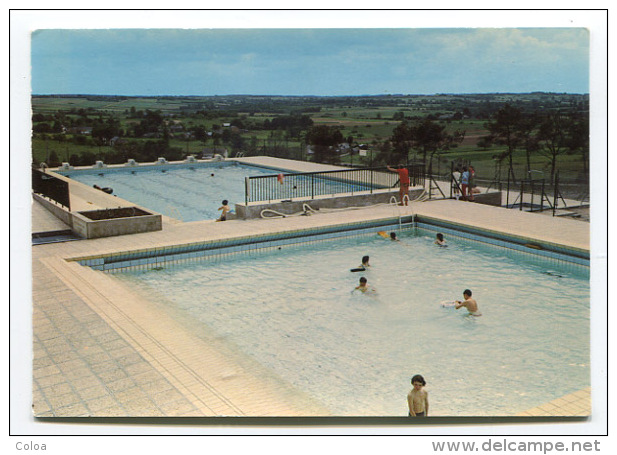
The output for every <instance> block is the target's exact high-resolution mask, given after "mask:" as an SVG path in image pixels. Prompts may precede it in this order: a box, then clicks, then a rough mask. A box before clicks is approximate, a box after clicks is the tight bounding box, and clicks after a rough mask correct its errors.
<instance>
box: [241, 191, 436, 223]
mask: <svg viewBox="0 0 617 455" xmlns="http://www.w3.org/2000/svg"><path fill="white" fill-rule="evenodd" d="M423 191H424V190H423V189H421V188H419V189H417V188H414V189H410V190H409V193H408V194H409V199H410V200H412V201H413V200H414V199H416V198H417V197H419V196H420V195H421V194H422V192H423ZM392 196H394V197H396V200H397V201H398V199H399V197H398V190H392V191H380V192H374V193H371V194H354V195H345V196H338V197H323V198H315V199H298V200H292V201H288V202H272V203H267V202H264V203H261V204H260V203H250V204H249V205H248V206H247V205H246V204H244V203H238V204H236V205H235V212H236V217H237V218H238V219H243V220H249V219H254V218H261V212H262V211H264V210H272V211H274V212H277V213H282V214H284V215H292V214H294V213H299V212H303V211H304V204H308V205H309V206H310V207H311V208H312V209H314V210H319V209H337V208H347V207H365V206H370V205H376V204H387V203H389V202H390V199H391V198H392ZM266 216H276V213H268V214H266Z"/></svg>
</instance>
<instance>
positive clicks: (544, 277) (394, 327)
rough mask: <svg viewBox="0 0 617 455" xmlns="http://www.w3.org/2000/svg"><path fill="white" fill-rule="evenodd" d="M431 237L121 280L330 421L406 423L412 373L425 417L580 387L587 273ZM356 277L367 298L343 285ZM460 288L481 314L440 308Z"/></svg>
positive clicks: (507, 410) (350, 244) (491, 410)
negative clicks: (423, 391) (422, 382)
mask: <svg viewBox="0 0 617 455" xmlns="http://www.w3.org/2000/svg"><path fill="white" fill-rule="evenodd" d="M434 235H435V232H434V231H432V230H431V229H403V230H401V231H399V237H400V239H401V242H391V241H389V240H385V239H383V238H382V237H381V236H379V235H377V234H375V233H374V232H373V233H368V234H362V235H354V236H352V237H338V238H337V237H334V238H331V239H329V240H324V241H319V242H310V243H303V244H291V245H284V244H281V245H278V246H277V245H275V244H272V245H271V246H269V247H268V248H265V249H262V250H260V251H254V252H252V253H243V254H227V255H217V256H211V257H209V258H205V259H202V260H200V261H197V262H192V263H183V262H182V261H179V262H177V263H175V264H172V263H171V262H170V263H169V264H162V265H161V266H160V267H157V268H156V269H154V270H153V269H152V268H149V269H147V270H130V269H129V270H126V271H124V272H123V273H118V274H117V277H118V278H119V279H121V280H123V281H126V282H128V283H129V284H131V286H133V287H134V288H136V289H137V290H138V291H139V292H143V293H146V294H148V295H153V294H156V295H157V296H159V298H160V299H162V301H164V302H165V303H166V305H167V306H168V308H169V311H170V313H172V314H173V313H176V312H177V313H180V314H183V315H187V316H189V317H191V318H193V319H195V320H197V321H199V322H200V324H201V325H202V327H203V329H204V330H211V331H213V332H214V333H216V334H217V335H218V336H220V337H223V338H225V339H226V340H228V342H229V343H230V344H233V345H235V346H237V348H238V349H239V350H241V351H242V352H243V353H245V354H247V355H249V356H251V357H253V358H254V359H256V360H257V361H258V362H259V363H261V364H262V365H264V366H266V367H267V368H269V369H271V370H272V371H274V372H275V373H276V374H278V375H279V376H280V377H281V378H283V379H285V380H286V381H288V382H290V383H291V384H293V385H294V386H296V387H298V388H300V389H302V390H304V391H305V392H307V393H309V394H310V395H312V396H314V397H316V398H317V399H319V400H320V401H321V402H322V403H324V404H325V405H326V406H327V407H328V408H329V409H331V410H332V411H333V413H334V414H336V415H341V416H344V415H351V416H401V415H406V413H407V410H406V394H407V392H408V390H409V388H410V387H411V386H410V384H409V378H410V377H411V376H412V375H413V374H415V373H420V374H423V375H424V377H425V379H426V380H427V383H428V384H427V390H428V391H429V396H430V403H431V412H430V414H431V415H447V416H503V415H514V414H516V413H518V412H521V411H523V410H525V409H528V408H531V407H534V406H537V405H539V404H542V403H544V402H547V401H549V400H552V399H555V398H558V397H560V396H563V395H564V394H567V393H570V392H574V391H577V390H580V389H581V388H584V387H586V386H588V385H589V383H590V379H589V371H590V370H589V335H590V334H589V271H588V268H587V267H585V266H581V265H578V264H574V263H570V262H564V261H560V260H547V259H543V258H538V257H537V256H536V255H529V254H527V253H519V252H513V251H511V250H504V249H502V248H498V247H493V246H489V245H485V244H482V243H479V242H476V241H473V240H468V239H465V238H462V237H457V236H454V235H448V236H447V240H448V243H449V246H448V247H447V248H440V247H437V246H436V245H434V244H433V240H434ZM365 254H367V255H369V256H370V257H371V259H370V262H371V268H370V269H369V271H367V272H365V273H364V272H363V273H362V276H365V277H367V279H368V282H369V284H370V285H372V286H374V287H375V288H376V289H377V294H376V295H374V296H368V295H365V294H360V293H357V292H354V293H352V292H351V291H352V290H353V289H354V287H355V286H356V285H357V283H358V279H359V277H360V276H361V274H359V273H351V272H350V271H349V269H350V268H351V267H355V266H357V265H358V264H359V263H360V261H361V257H362V256H363V255H365ZM466 288H469V289H471V290H472V291H473V293H474V295H473V296H474V297H475V298H476V299H477V300H478V303H479V306H480V310H481V311H482V313H483V316H482V317H479V318H473V317H469V316H466V315H465V311H464V310H462V309H461V310H458V311H457V310H454V309H452V308H443V307H441V306H440V302H442V301H451V300H454V299H461V298H462V295H461V294H462V291H463V290H464V289H466Z"/></svg>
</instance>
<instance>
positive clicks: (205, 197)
mask: <svg viewBox="0 0 617 455" xmlns="http://www.w3.org/2000/svg"><path fill="white" fill-rule="evenodd" d="M276 172H278V171H276V170H274V169H268V168H263V167H257V166H249V165H245V164H240V163H238V162H236V161H224V162H215V163H195V164H173V165H156V166H154V165H152V166H137V167H126V168H105V169H87V170H81V169H80V170H73V171H61V172H59V173H61V174H63V175H66V176H67V177H70V178H72V179H73V180H76V181H78V182H81V183H85V184H86V185H89V186H93V185H98V186H100V187H101V188H105V187H108V188H112V189H113V194H114V195H116V196H118V197H121V198H122V199H126V200H127V201H131V202H133V203H135V204H137V205H140V206H142V207H145V208H148V209H150V210H153V211H155V212H158V213H161V214H163V215H167V216H169V217H172V218H176V219H179V220H181V221H185V222H186V221H200V220H207V219H216V218H218V217H219V216H220V214H221V212H220V211H219V210H218V208H219V207H220V206H221V202H222V201H223V200H224V199H227V200H228V201H229V204H230V207H231V208H232V209H233V204H234V203H236V202H242V201H244V179H245V177H253V176H259V175H272V174H275V173H276Z"/></svg>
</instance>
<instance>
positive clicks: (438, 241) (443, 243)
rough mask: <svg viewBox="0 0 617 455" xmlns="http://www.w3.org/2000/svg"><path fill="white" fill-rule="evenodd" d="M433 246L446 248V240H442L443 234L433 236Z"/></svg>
mask: <svg viewBox="0 0 617 455" xmlns="http://www.w3.org/2000/svg"><path fill="white" fill-rule="evenodd" d="M435 245H439V246H448V245H447V244H446V240H445V239H444V238H443V234H437V235H436V236H435Z"/></svg>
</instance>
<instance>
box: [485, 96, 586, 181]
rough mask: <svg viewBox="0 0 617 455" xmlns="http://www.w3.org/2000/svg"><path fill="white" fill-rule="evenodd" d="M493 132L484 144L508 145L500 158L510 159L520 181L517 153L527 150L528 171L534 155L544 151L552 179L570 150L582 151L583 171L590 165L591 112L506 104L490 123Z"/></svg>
mask: <svg viewBox="0 0 617 455" xmlns="http://www.w3.org/2000/svg"><path fill="white" fill-rule="evenodd" d="M486 128H487V129H488V131H489V134H488V135H487V136H486V137H485V138H484V141H483V143H482V145H483V146H485V147H487V146H490V145H492V144H498V145H502V146H505V150H504V151H503V153H501V154H500V155H499V156H498V157H497V159H498V160H499V161H503V160H507V162H508V172H509V173H510V175H511V177H512V180H513V181H516V176H515V175H514V171H513V165H512V164H513V155H514V152H515V151H517V150H524V152H525V157H526V167H527V172H529V171H531V156H532V155H533V154H540V155H542V156H544V157H546V158H547V159H548V161H549V165H550V176H551V181H553V179H554V177H555V171H556V169H557V160H558V158H559V156H561V155H563V154H566V153H579V154H580V155H581V159H582V163H583V169H582V170H583V172H584V173H585V174H586V173H587V172H588V169H589V115H588V114H586V113H581V112H559V111H551V112H546V113H544V112H535V113H532V114H524V113H523V112H522V111H521V110H520V109H518V108H516V107H513V106H511V105H509V104H506V105H504V106H503V107H502V108H501V109H500V110H499V111H498V112H497V114H496V115H495V116H494V117H493V118H492V119H491V120H490V121H489V122H488V123H487V124H486Z"/></svg>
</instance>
